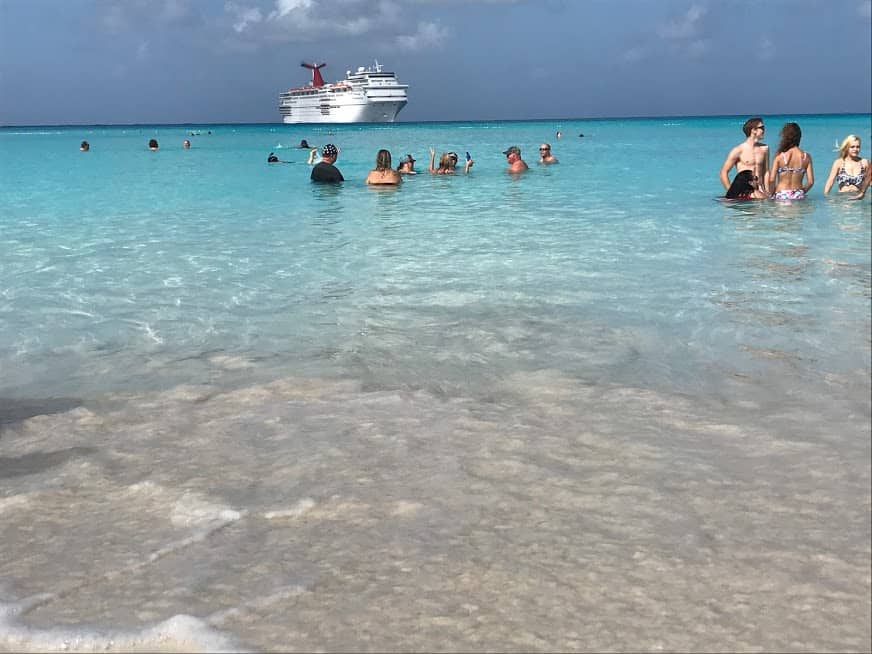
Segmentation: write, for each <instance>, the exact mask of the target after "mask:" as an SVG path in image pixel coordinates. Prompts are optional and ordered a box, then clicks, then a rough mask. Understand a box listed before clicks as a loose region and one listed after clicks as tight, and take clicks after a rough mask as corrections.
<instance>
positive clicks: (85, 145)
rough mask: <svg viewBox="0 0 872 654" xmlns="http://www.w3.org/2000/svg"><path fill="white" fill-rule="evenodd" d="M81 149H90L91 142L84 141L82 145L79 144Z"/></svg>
mask: <svg viewBox="0 0 872 654" xmlns="http://www.w3.org/2000/svg"><path fill="white" fill-rule="evenodd" d="M79 149H80V150H90V149H91V144H90V143H88V142H87V141H82V143H81V145H79Z"/></svg>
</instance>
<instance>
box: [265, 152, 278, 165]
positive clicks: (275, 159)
mask: <svg viewBox="0 0 872 654" xmlns="http://www.w3.org/2000/svg"><path fill="white" fill-rule="evenodd" d="M266 162H267V163H281V161H280V160H279V158H278V157H277V156H276V153H275V152H270V153H269V156H268V157H267V158H266Z"/></svg>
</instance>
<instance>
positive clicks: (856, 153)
mask: <svg viewBox="0 0 872 654" xmlns="http://www.w3.org/2000/svg"><path fill="white" fill-rule="evenodd" d="M867 168H869V162H868V161H866V160H865V159H863V157H861V156H860V137H859V136H857V135H856V134H848V136H846V137H845V139H844V140H843V141H842V144H841V145H840V146H839V157H838V159H836V160H835V161H834V162H833V165H832V167H831V168H830V176H829V177H827V182H826V184H824V195H827V194H828V193H829V192H830V189H831V188H832V187H833V182H835V183H836V184H838V186H839V193H856V192H857V191H858V190H859V189H860V185H861V184H862V183H863V176H864V175H865V174H866V169H867Z"/></svg>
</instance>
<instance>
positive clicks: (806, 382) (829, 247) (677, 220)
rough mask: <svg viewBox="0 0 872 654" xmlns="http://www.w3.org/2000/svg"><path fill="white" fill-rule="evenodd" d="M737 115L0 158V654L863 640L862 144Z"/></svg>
mask: <svg viewBox="0 0 872 654" xmlns="http://www.w3.org/2000/svg"><path fill="white" fill-rule="evenodd" d="M787 119H789V117H766V122H767V126H768V127H769V131H770V142H771V145H772V146H773V147H774V145H775V143H774V142H773V141H774V139H775V138H776V137H777V132H778V128H779V127H780V125H781V124H782V123H783V122H784V120H787ZM743 120H744V117H741V118H711V119H651V120H608V121H578V122H563V123H561V124H560V125H559V127H560V129H561V130H562V132H563V134H564V136H563V138H562V139H561V140H559V141H557V140H555V139H554V137H553V134H554V131H555V130H556V129H557V127H558V125H557V123H550V122H535V123H530V122H522V123H450V124H398V125H393V126H387V127H373V126H366V127H362V126H349V127H330V128H326V127H321V128H311V127H303V126H209V127H197V128H195V129H197V130H199V131H201V132H202V134H201V135H198V136H189V132H190V130H191V129H194V128H190V127H189V128H185V127H153V128H152V127H127V128H96V127H95V128H6V129H3V130H0V153H2V159H0V205H2V206H4V207H5V209H4V211H3V215H2V217H0V398H2V399H0V517H2V527H0V529H2V542H3V550H4V556H3V557H2V558H0V600H2V601H4V602H5V604H3V607H5V608H0V648H3V647H5V648H7V649H10V650H27V649H35V650H43V649H50V648H51V647H59V646H60V645H61V644H62V643H64V642H65V641H69V642H70V643H72V644H71V645H70V646H71V647H72V649H76V648H78V649H80V650H88V649H89V648H91V649H100V648H105V647H106V646H107V644H108V643H109V642H110V641H111V642H112V643H114V647H116V648H118V649H134V648H136V647H140V648H141V649H143V650H154V649H156V648H159V647H165V648H166V649H179V648H181V649H193V650H197V649H207V650H215V649H221V648H224V649H256V650H270V649H273V650H274V649H281V650H295V649H296V650H312V649H327V650H337V649H346V650H347V649H372V650H385V649H390V650H398V649H401V650H409V649H426V650H434V649H435V650H440V649H450V650H482V649H488V650H495V649H496V650H524V651H528V650H551V651H553V650H566V649H581V650H626V649H642V650H656V649H673V650H674V649H680V650H690V649H694V650H723V649H736V650H779V649H780V650H785V649H788V650H809V651H811V650H815V651H817V650H832V651H835V650H864V649H868V643H869V639H870V636H872V630H870V623H869V617H868V616H869V613H870V600H869V596H870V564H869V559H870V524H869V523H870V518H869V515H870V464H869V460H870V400H869V393H870V384H869V372H870V233H872V232H870V204H869V200H868V199H867V200H865V201H864V202H861V203H857V202H847V201H845V199H844V198H839V197H837V196H836V195H835V194H834V195H831V196H830V197H825V196H823V195H822V190H821V189H822V188H823V183H824V181H825V179H826V175H827V172H828V170H829V165H830V163H831V162H832V159H833V158H834V157H835V154H834V153H833V152H832V147H833V142H834V141H835V140H840V139H841V138H842V137H843V136H845V135H846V134H848V133H851V132H853V133H858V134H859V135H860V136H861V137H862V139H863V144H864V152H867V151H868V144H869V143H872V134H870V132H872V128H870V118H869V116H815V117H809V116H802V117H798V119H797V120H798V122H799V123H800V124H801V125H802V128H803V132H804V137H803V147H805V148H806V149H807V150H809V151H810V152H811V154H812V156H813V157H814V160H815V167H816V172H817V183H816V185H815V188H814V189H813V190H812V197H811V199H810V200H808V201H806V202H805V203H798V204H775V203H770V202H764V203H754V204H752V205H747V206H736V205H733V206H728V205H724V204H721V203H718V202H715V201H713V199H712V198H713V197H714V196H716V195H719V194H720V193H721V191H720V185H719V183H718V181H717V171H718V169H719V167H720V164H721V162H722V160H723V156H724V154H725V153H726V151H727V150H728V149H729V147H731V146H732V145H734V144H735V143H737V142H738V141H739V140H740V139H741V123H742V121H743ZM207 130H211V134H207V133H206V131H207ZM580 132H583V133H584V134H585V137H584V138H578V137H577V134H578V133H580ZM151 137H155V138H158V140H159V141H160V143H161V146H162V147H161V150H160V151H159V152H156V153H154V152H149V151H147V149H146V147H145V144H146V143H147V141H148V139H149V138H151ZM186 137H187V138H190V139H191V140H192V142H193V147H192V149H191V150H189V151H185V150H183V149H182V148H181V141H182V139H184V138H186ZM301 138H306V139H308V140H309V142H310V143H313V144H315V143H317V144H323V143H325V142H328V141H329V142H334V143H336V144H338V145H339V146H340V147H341V149H342V153H341V155H340V159H339V162H338V165H339V167H340V168H341V169H342V170H343V173H344V174H345V177H346V179H348V180H349V181H348V182H346V183H345V184H344V185H342V186H341V187H338V188H333V187H331V188H325V187H318V186H313V185H311V184H310V183H309V182H308V173H309V167H308V166H307V165H306V164H305V158H306V154H307V152H306V151H305V150H298V149H296V148H294V147H293V146H294V145H295V144H297V143H299V141H300V139H301ZM82 139H87V140H89V141H90V143H91V146H92V150H91V152H88V153H81V152H79V151H78V143H79V141H81V140H82ZM542 140H548V141H550V142H551V143H552V145H553V147H554V152H555V154H556V156H557V157H558V158H559V159H560V160H561V163H560V164H559V165H558V166H554V167H549V168H544V169H542V168H539V167H538V166H536V165H532V170H531V171H530V172H529V173H527V174H526V175H524V176H522V177H521V178H519V179H513V178H511V177H510V176H508V175H506V174H505V173H503V172H502V171H503V168H504V166H505V163H504V157H503V156H502V154H501V151H502V150H504V149H505V148H506V147H507V146H508V145H512V144H518V145H520V147H521V148H522V151H523V153H524V156H525V158H527V160H528V161H531V162H532V161H535V148H536V146H537V145H538V144H539V142H541V141H542ZM280 144H281V145H284V146H286V147H283V148H278V146H279V145H280ZM431 145H432V146H433V147H434V148H436V149H437V151H442V150H448V149H453V150H456V151H457V152H460V153H461V155H462V154H463V152H464V151H466V150H469V151H470V154H472V155H473V158H474V159H475V160H476V165H475V166H474V168H473V173H472V174H471V175H470V176H469V177H463V176H458V177H455V178H443V177H430V176H429V175H426V174H423V175H419V176H417V177H415V178H412V179H408V180H407V181H406V182H405V183H404V184H403V185H402V187H401V188H400V189H397V190H385V189H378V190H376V189H371V188H366V187H365V186H364V185H363V183H362V180H363V178H364V177H365V174H366V171H367V170H369V169H370V168H371V167H372V165H373V161H374V158H375V152H376V150H377V149H378V148H380V147H388V148H389V149H390V150H391V151H392V152H393V154H394V157H395V159H398V158H399V157H400V156H401V155H403V154H405V153H406V152H412V153H413V154H414V156H415V157H416V158H417V159H418V162H417V163H418V168H419V170H424V169H425V168H426V159H427V148H428V147H429V146H431ZM271 150H272V151H275V152H276V153H277V154H278V155H279V156H280V158H283V159H287V160H290V161H292V162H293V163H291V164H287V165H275V166H267V164H266V163H265V160H266V155H267V154H268V153H269V152H270V151H271ZM186 616H193V617H186ZM162 637H165V638H166V639H165V640H163V641H162V640H160V638H162ZM77 639H78V640H77Z"/></svg>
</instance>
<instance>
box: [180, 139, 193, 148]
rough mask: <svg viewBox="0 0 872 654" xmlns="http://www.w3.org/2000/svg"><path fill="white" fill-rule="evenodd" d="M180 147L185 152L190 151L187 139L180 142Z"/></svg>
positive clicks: (189, 143)
mask: <svg viewBox="0 0 872 654" xmlns="http://www.w3.org/2000/svg"><path fill="white" fill-rule="evenodd" d="M182 147H183V148H185V150H190V149H191V142H190V141H189V140H188V139H185V140H184V141H182Z"/></svg>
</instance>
